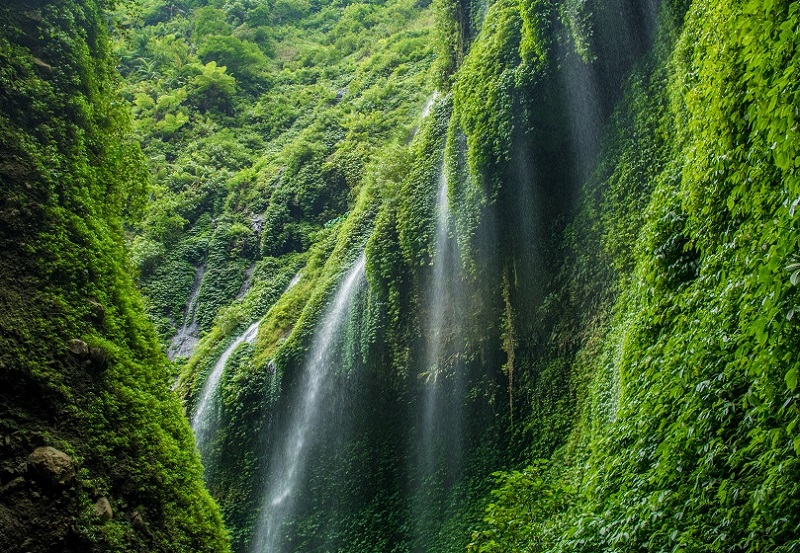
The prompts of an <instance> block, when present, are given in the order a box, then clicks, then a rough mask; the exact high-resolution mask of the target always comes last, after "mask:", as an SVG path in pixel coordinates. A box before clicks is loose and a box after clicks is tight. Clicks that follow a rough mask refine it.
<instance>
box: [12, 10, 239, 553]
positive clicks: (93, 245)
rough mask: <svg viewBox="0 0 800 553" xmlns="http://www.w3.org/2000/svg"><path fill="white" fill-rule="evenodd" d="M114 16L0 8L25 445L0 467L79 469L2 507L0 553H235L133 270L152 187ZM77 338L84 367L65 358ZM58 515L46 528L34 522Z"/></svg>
mask: <svg viewBox="0 0 800 553" xmlns="http://www.w3.org/2000/svg"><path fill="white" fill-rule="evenodd" d="M105 7H107V6H105V5H104V4H103V3H98V2H61V3H59V4H58V5H57V6H56V5H54V4H51V3H47V2H45V3H40V4H39V5H37V6H34V7H30V6H28V7H26V8H25V9H23V7H22V6H20V5H18V4H17V3H12V4H11V5H7V6H4V7H3V8H2V9H0V20H2V23H3V29H4V31H3V37H2V39H0V57H2V66H3V70H2V73H0V80H2V88H3V90H4V100H3V108H2V113H0V143H2V150H3V152H4V153H3V162H2V166H0V171H1V172H2V180H3V183H4V187H5V190H6V196H5V197H6V203H5V207H4V208H3V210H2V214H1V215H0V217H2V225H1V226H2V234H1V235H0V241H2V258H0V279H2V286H0V288H1V289H2V295H3V300H2V303H3V313H2V316H0V326H1V327H2V339H0V341H1V342H2V351H3V353H2V361H0V363H1V364H2V367H3V371H2V385H3V389H4V390H6V392H4V394H7V395H5V396H4V408H3V412H2V416H0V425H2V433H3V434H4V435H6V436H11V435H13V436H15V438H14V439H13V444H14V445H13V447H9V448H7V449H6V450H4V453H3V457H2V459H3V463H4V465H5V466H7V467H14V468H13V469H12V471H11V473H9V474H10V475H11V476H14V477H16V476H20V474H18V470H19V469H18V468H17V467H20V466H22V467H24V460H25V458H26V456H27V455H28V454H29V453H30V452H31V451H32V450H33V448H34V447H36V446H39V445H53V446H55V447H57V448H59V449H62V450H64V451H65V452H67V453H69V454H70V455H72V456H73V459H74V462H75V464H76V466H77V469H78V476H77V480H76V482H75V484H74V486H72V487H70V488H69V489H67V490H66V491H65V493H64V495H63V497H62V498H60V499H53V497H51V496H50V495H49V493H50V492H48V491H47V490H42V491H40V492H36V493H33V492H35V491H36V488H34V489H33V490H28V489H27V488H23V489H17V491H15V492H14V493H12V494H7V495H4V496H3V498H2V503H3V512H4V515H3V516H4V520H5V521H7V522H9V523H10V524H9V526H7V528H8V529H9V532H4V534H3V538H2V548H3V549H5V550H9V551H15V550H18V548H20V547H22V548H24V549H25V550H30V551H47V550H52V549H53V548H58V549H60V550H65V551H85V550H88V549H95V548H101V549H109V550H126V551H227V550H229V545H228V538H227V534H226V532H225V530H224V528H223V526H222V520H221V517H220V514H219V511H218V508H217V507H216V505H215V504H214V502H213V501H212V499H211V498H210V496H209V495H208V493H207V492H206V491H205V490H204V488H203V485H202V468H201V466H200V463H199V460H198V459H197V456H196V454H195V453H194V443H193V439H192V437H191V433H190V431H189V428H188V424H187V422H186V419H185V418H184V417H183V415H182V413H181V406H180V404H179V402H178V400H177V398H176V396H174V394H172V393H171V392H170V391H169V377H168V371H167V369H166V365H167V364H166V360H165V359H164V357H163V354H162V353H161V351H160V348H159V344H158V342H157V339H156V335H155V332H154V329H153V327H152V324H151V323H150V322H149V321H148V320H147V319H146V317H145V316H144V309H143V305H142V302H141V299H140V297H139V295H138V292H137V291H136V290H135V288H134V285H133V280H132V278H131V274H132V270H131V266H130V264H129V262H128V260H127V256H126V250H125V246H124V240H123V221H125V220H126V218H127V217H129V216H131V215H132V214H133V213H135V211H136V207H137V206H138V205H141V200H140V196H141V195H142V194H143V192H144V190H145V188H146V185H147V176H146V173H145V168H144V165H143V163H142V156H141V152H140V151H139V148H138V145H136V144H135V143H133V142H131V141H130V139H129V138H128V135H129V121H128V115H127V113H126V108H125V105H124V104H123V103H121V102H120V101H119V99H118V96H117V94H116V92H115V88H114V87H115V86H116V84H117V79H116V75H115V70H114V63H113V59H112V57H111V55H110V48H109V39H108V36H107V33H106V24H105V15H104V12H103V8H105ZM76 339H77V340H83V341H84V342H86V343H87V344H88V346H89V347H90V348H91V349H90V350H89V355H88V356H85V355H84V354H77V355H76V354H74V353H71V352H70V350H69V344H70V341H71V340H76ZM6 443H7V444H9V443H11V442H9V441H7V442H6ZM3 478H5V477H3ZM36 485H37V486H38V484H36ZM41 494H44V495H41ZM100 496H105V497H107V498H108V499H109V500H110V501H111V504H112V508H113V509H114V514H115V516H114V518H113V519H112V520H111V521H108V522H106V523H105V524H100V523H99V521H98V520H97V518H96V516H95V515H94V514H93V509H94V502H95V500H96V499H97V498H98V497H100ZM9 501H10V502H11V503H10V506H9V504H8V502H9ZM49 505H52V506H54V507H55V511H54V512H53V513H50V514H48V518H49V520H47V521H46V522H43V521H42V520H40V519H37V516H41V513H42V512H44V511H42V509H45V510H46V509H48V506H49ZM9 507H10V509H11V510H9ZM134 512H137V513H138V514H139V515H140V516H141V518H142V520H143V522H144V525H143V526H141V527H139V528H136V527H135V526H134V525H133V524H132V522H131V520H132V518H131V517H132V516H133V513H134ZM37 513H38V514H37ZM9 517H10V518H9ZM12 529H13V530H12ZM33 535H35V541H33V540H32V539H31V537H32V536H33Z"/></svg>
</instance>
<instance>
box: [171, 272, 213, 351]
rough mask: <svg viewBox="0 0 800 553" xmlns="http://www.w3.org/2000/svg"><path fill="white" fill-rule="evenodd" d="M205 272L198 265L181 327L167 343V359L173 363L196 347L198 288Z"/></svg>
mask: <svg viewBox="0 0 800 553" xmlns="http://www.w3.org/2000/svg"><path fill="white" fill-rule="evenodd" d="M205 272H206V266H205V265H200V266H199V267H198V268H197V272H196V273H195V275H194V284H193V285H192V293H191V294H190V295H189V301H188V302H186V310H185V311H184V313H183V325H182V326H181V328H180V330H178V333H177V334H176V335H175V336H173V337H172V340H170V342H169V349H168V350H167V357H168V358H169V360H170V361H174V360H175V359H176V358H178V357H189V356H190V355H192V352H193V351H194V348H195V347H196V346H197V342H198V340H199V338H198V330H199V328H198V326H197V306H198V303H199V302H198V298H199V296H200V286H201V285H202V284H203V275H205Z"/></svg>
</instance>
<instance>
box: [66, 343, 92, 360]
mask: <svg viewBox="0 0 800 553" xmlns="http://www.w3.org/2000/svg"><path fill="white" fill-rule="evenodd" d="M67 347H68V348H69V351H70V353H72V354H73V355H76V356H78V357H81V358H86V357H88V356H89V344H87V343H86V342H84V341H83V340H78V339H77V338H75V339H72V340H70V341H69V342H67Z"/></svg>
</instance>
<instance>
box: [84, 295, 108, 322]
mask: <svg viewBox="0 0 800 553" xmlns="http://www.w3.org/2000/svg"><path fill="white" fill-rule="evenodd" d="M86 303H87V304H88V306H89V312H90V313H91V315H92V319H93V320H94V321H95V322H96V323H102V322H103V321H105V319H106V308H105V307H103V305H102V304H101V303H100V302H99V301H97V300H96V299H94V298H89V299H88V300H87V302H86Z"/></svg>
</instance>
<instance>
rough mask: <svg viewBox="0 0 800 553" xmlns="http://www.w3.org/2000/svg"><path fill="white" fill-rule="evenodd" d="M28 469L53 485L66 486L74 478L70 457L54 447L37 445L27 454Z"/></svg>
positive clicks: (73, 466) (73, 468)
mask: <svg viewBox="0 0 800 553" xmlns="http://www.w3.org/2000/svg"><path fill="white" fill-rule="evenodd" d="M28 470H29V471H32V472H33V473H34V474H35V475H36V476H38V477H39V478H40V479H42V480H43V481H44V482H46V483H48V484H51V485H53V486H66V485H67V484H69V483H71V482H72V480H73V479H74V478H75V465H74V463H73V462H72V457H70V456H69V455H67V454H66V453H64V452H63V451H59V450H57V449H56V448H54V447H50V446H47V447H37V448H36V449H35V450H34V451H33V453H31V454H30V455H29V456H28Z"/></svg>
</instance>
